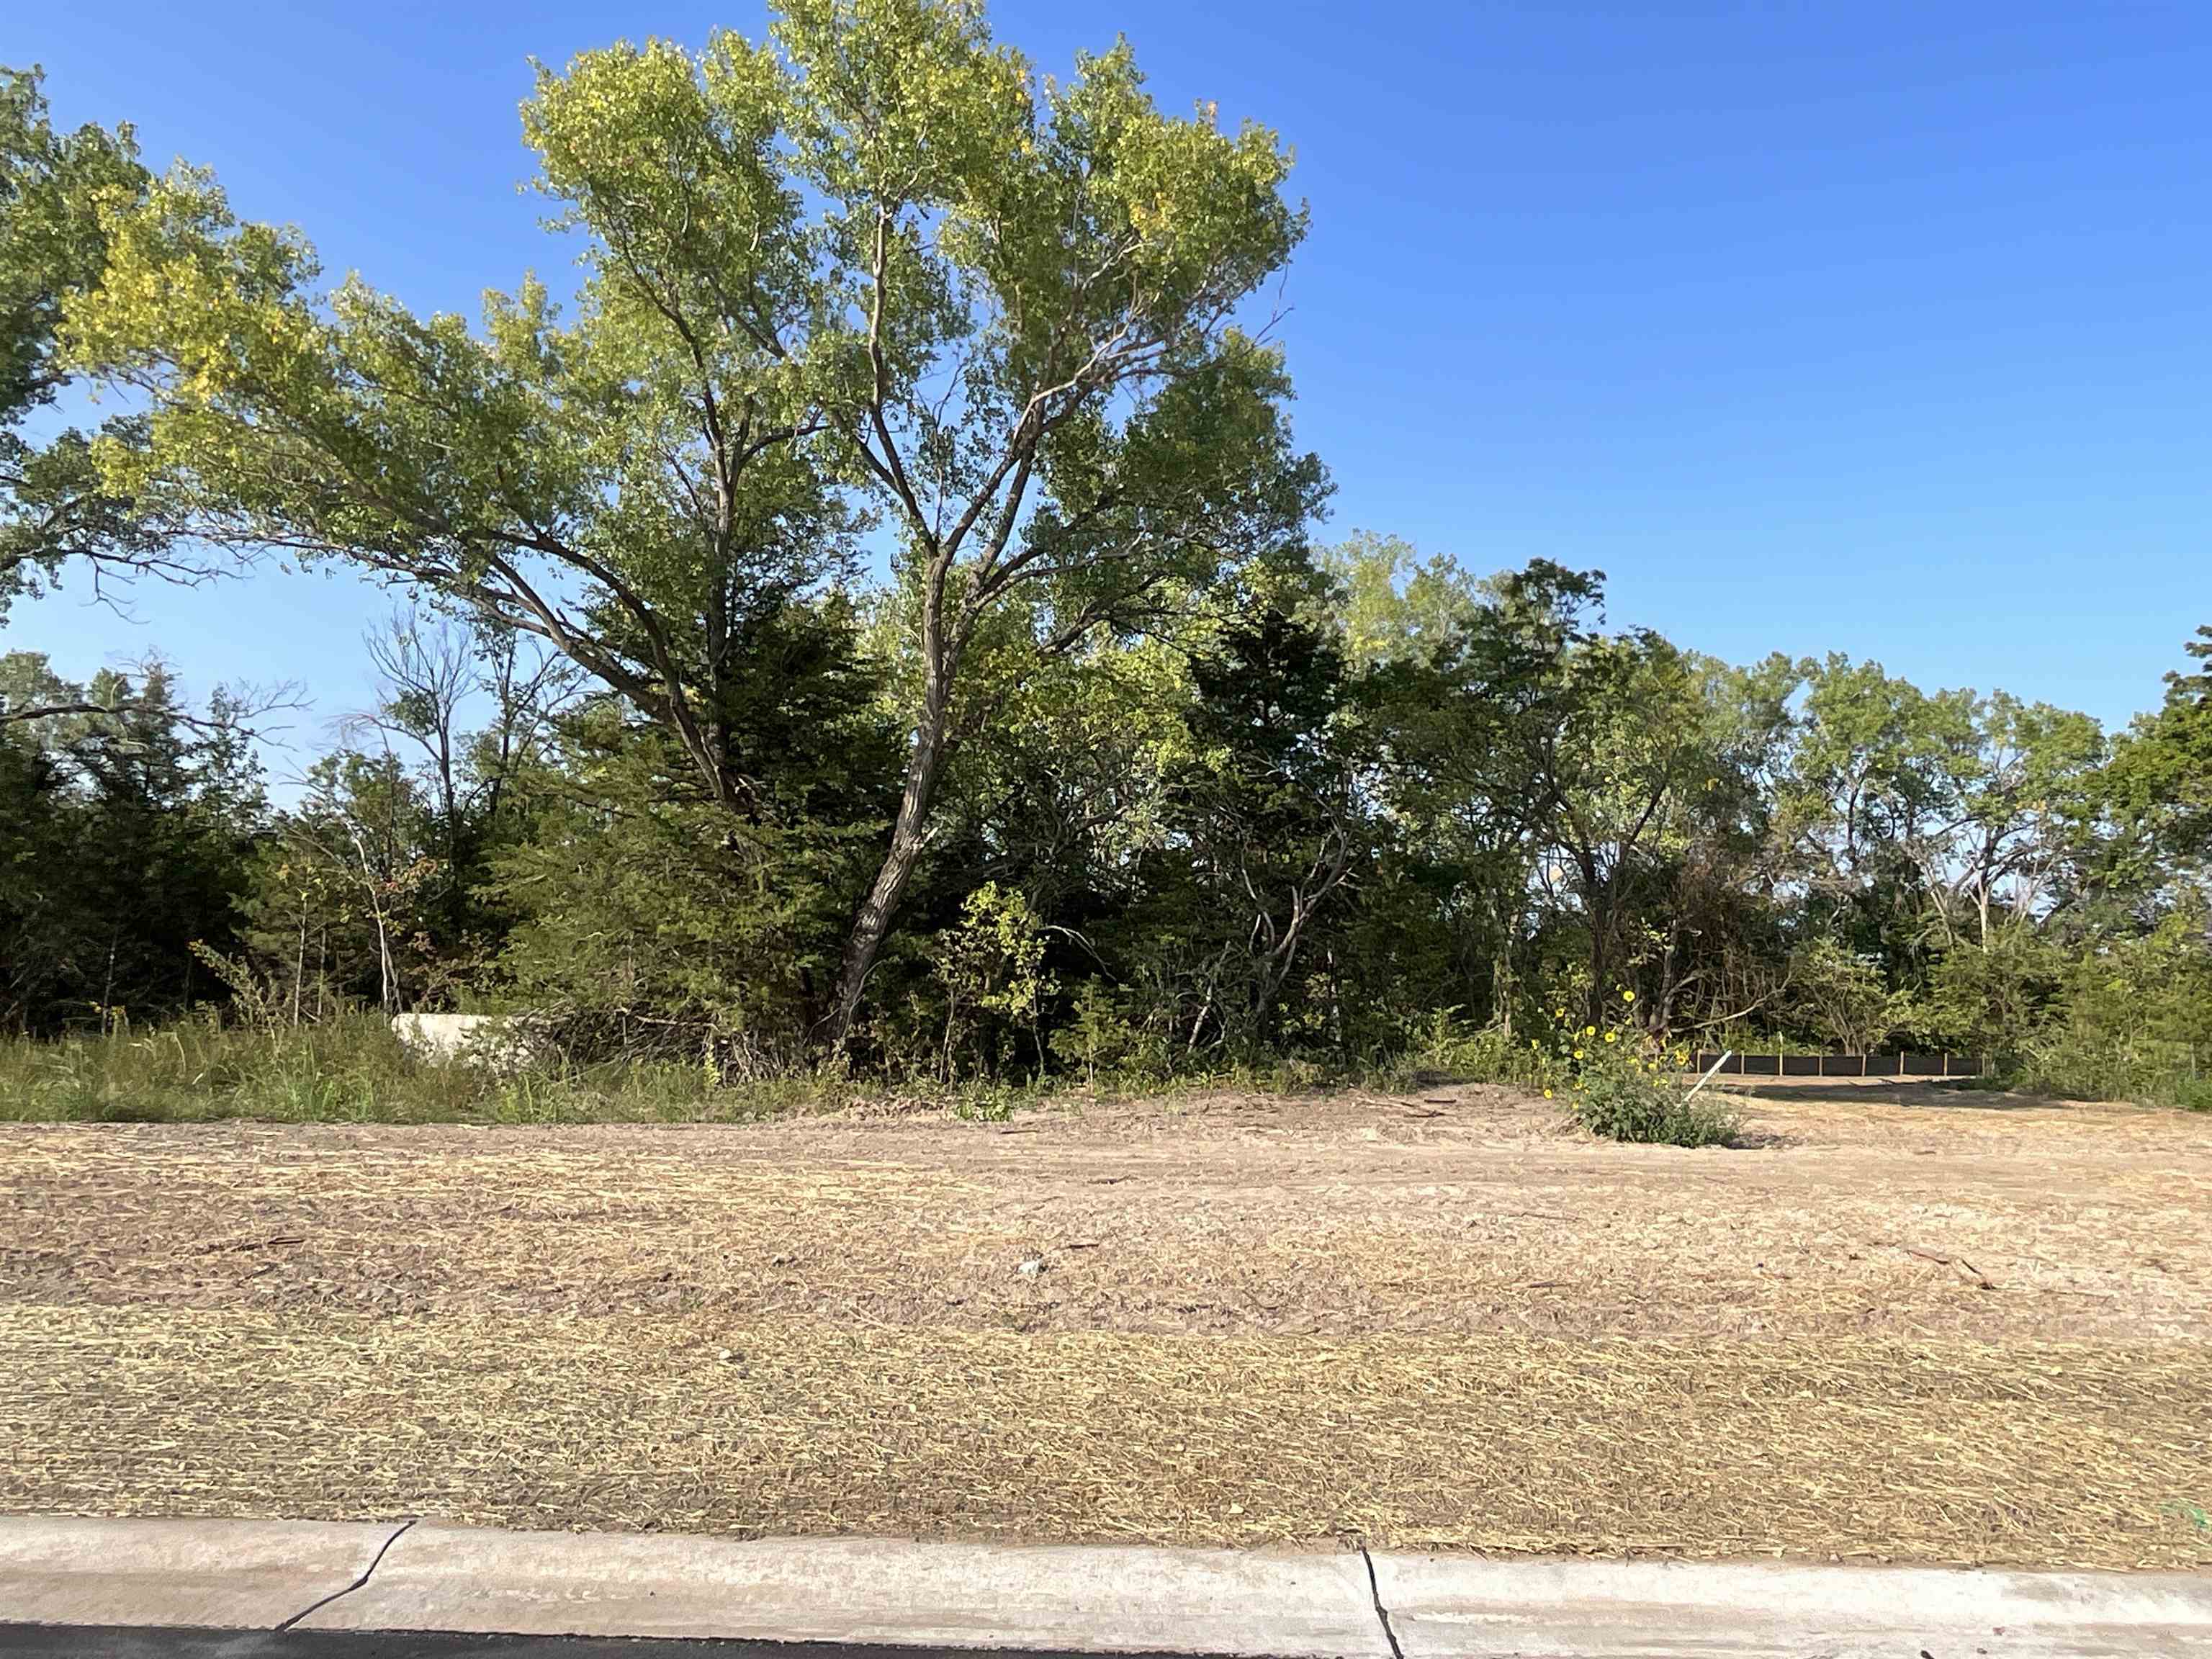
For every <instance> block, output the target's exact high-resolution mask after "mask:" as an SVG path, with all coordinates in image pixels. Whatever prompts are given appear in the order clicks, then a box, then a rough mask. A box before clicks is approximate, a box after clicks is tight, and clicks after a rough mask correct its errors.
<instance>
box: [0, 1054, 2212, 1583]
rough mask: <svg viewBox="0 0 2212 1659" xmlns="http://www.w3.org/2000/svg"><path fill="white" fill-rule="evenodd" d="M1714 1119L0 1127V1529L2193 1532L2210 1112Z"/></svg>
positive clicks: (1477, 1114) (2077, 1550)
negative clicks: (60, 1519)
mask: <svg viewBox="0 0 2212 1659" xmlns="http://www.w3.org/2000/svg"><path fill="white" fill-rule="evenodd" d="M1900 1102H1902V1103H1900ZM1748 1127H1749V1129H1750V1132H1751V1133H1750V1134H1749V1137H1748V1139H1749V1141H1750V1143H1751V1144H1749V1145H1747V1146H1741V1147H1738V1148H1735V1149H1730V1150H1725V1151H1706V1152H1679V1151H1675V1150H1674V1149H1670V1148H1637V1147H1620V1146H1605V1145H1598V1144H1594V1143H1591V1142H1589V1141H1586V1140H1583V1139H1579V1138H1577V1137H1576V1136H1573V1135H1571V1134H1568V1133H1565V1132H1563V1131H1562V1130H1561V1129H1560V1128H1559V1125H1558V1122H1557V1120H1556V1116H1555V1115H1553V1113H1552V1112H1551V1111H1550V1109H1548V1108H1547V1106H1546V1105H1545V1104H1544V1103H1541V1102H1531V1101H1528V1100H1526V1099H1523V1098H1520V1097H1514V1096H1511V1095H1509V1094H1506V1093H1504V1092H1501V1091H1492V1090H1483V1089H1453V1090H1449V1091H1439V1092H1437V1093H1433V1094H1431V1095H1427V1096H1415V1097H1404V1098H1395V1097H1389V1098H1386V1097H1334V1098H1331V1099H1328V1100H1321V1101H1314V1100H1297V1101H1290V1100H1279V1099H1257V1098H1249V1097H1244V1098H1237V1099H1216V1100H1202V1101H1194V1102H1182V1103H1143V1104H1137V1105H1128V1106H1115V1107H1103V1106H1091V1107H1089V1108H1086V1109H1083V1110H1081V1111H1076V1110H1073V1109H1070V1110H1066V1111H1054V1112H1044V1113H1037V1114H1033V1115H1026V1116H1024V1117H1021V1118H1019V1119H1018V1120H1016V1121H1013V1122H1012V1123H1007V1124H999V1125H992V1124H974V1123H963V1122H957V1121H948V1120H946V1119H944V1118H942V1117H937V1116H929V1117H909V1118H888V1119H865V1118H831V1119H812V1120H807V1121H792V1122H783V1123H777V1124H769V1125H762V1126H757V1127H715V1128H670V1129H634V1128H613V1127H595V1128H575V1129H522V1128H506V1129H463V1128H404V1129H401V1128H348V1127H315V1128H300V1127H256V1126H246V1125H229V1126H205V1127H198V1126H196V1127H127V1126H99V1127H92V1126H87V1127H76V1126H45V1127H39V1126H8V1127H5V1129H4V1131H0V1510H26V1509H36V1510H85V1511H100V1512H112V1513H157V1512H197V1513H250V1512H258V1513H272V1512H273V1513H284V1514H293V1515H306V1516H371V1515H392V1514H398V1513H406V1512H418V1511H423V1512H433V1513H437V1514H441V1515H446V1516H453V1517H455V1518H459V1519H463V1520H469V1521H477V1522H499V1523H504V1524H509V1525H535V1526H552V1527H563V1526H617V1527H633V1528H642V1527H659V1528H682V1529H692V1530H711V1529H728V1530H736V1531H747V1532H791V1531H854V1532H897V1533H932V1532H935V1533H948V1532H949V1533H959V1534H994V1535H1007V1536H1019V1537H1030V1538H1128V1537H1139V1536H1141V1537H1147V1538H1154V1539H1163V1540H1171V1541H1193V1542H1229V1543H1248V1544H1249V1543H1261V1542H1275V1541H1298V1540H1309V1541H1310V1540H1315V1539H1321V1538H1356V1539H1358V1540H1361V1541H1367V1542H1370V1543H1374V1544H1382V1545H1389V1546H1392V1547H1464V1548H1480V1549H1528V1550H1544V1551H1599V1552H1613V1553H1618V1552H1629V1551H1640V1550H1668V1551H1676V1552H1681V1553H1694V1554H1706V1555H1757V1554H1768V1553H1784V1554H1792V1555H1798V1556H1807V1557H1813V1558H1816V1559H1818V1558H1826V1557H1828V1556H1831V1555H1834V1556H1841V1557H1854V1556H1868V1555H1878V1556H1884V1557H1890V1558H1894V1559H1936V1560H1988V1561H2007V1562H2019V1563H2070V1564H2079V1565H2153V1564H2155V1565H2185V1564H2204V1563H2212V1524H2208V1522H2207V1521H2206V1519H2205V1517H2204V1510H2205V1509H2206V1508H2208V1507H2212V1426H2208V1421H2209V1420H2208V1418H2207V1415H2206V1408H2205V1407H2206V1401H2207V1399H2208V1398H2212V1363H2208V1362H2212V1256H2208V1254H2207V1252H2206V1250H2205V1249H2204V1240H2205V1238H2206V1237H2207V1235H2208V1223H2212V1155H2209V1154H2212V1121H2207V1120H2206V1119H2203V1118H2201V1117H2189V1116H2185V1115H2172V1114H2161V1113H2152V1112H2140V1111H2132V1110H2126V1109H2087V1108H2079V1109H2056V1108H2047V1107H2030V1106H2026V1105H2023V1104H2022V1103H2017V1102H2011V1101H2007V1100H2004V1099H2002V1098H2000V1097H1987V1096H1980V1097H1977V1096H1959V1095H1954V1094H1951V1093H1948V1092H1945V1091H1935V1090H1930V1089H1925V1088H1908V1089H1905V1090H1903V1091H1899V1090H1895V1089H1891V1090H1887V1091H1867V1090H1862V1089H1856V1088H1842V1089H1834V1090H1825V1091H1808V1090H1804V1089H1798V1090H1794V1091H1789V1092H1788V1093H1787V1094H1786V1095H1784V1096H1783V1097H1779V1098H1777V1099H1773V1100H1769V1101H1760V1102H1756V1103H1752V1104H1751V1106H1750V1120H1749V1124H1748Z"/></svg>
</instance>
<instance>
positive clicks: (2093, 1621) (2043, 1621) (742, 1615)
mask: <svg viewBox="0 0 2212 1659" xmlns="http://www.w3.org/2000/svg"><path fill="white" fill-rule="evenodd" d="M0 1620H15V1621H19V1622H41V1623H51V1624H74V1625H105V1626H122V1625H135V1626H156V1625H170V1626H173V1625H192V1626H218V1627H226V1628H240V1629H274V1628H278V1627H280V1626H281V1627H291V1628H296V1629H300V1630H302V1631H454V1632H487V1633H504V1634H513V1635H548V1636H552V1635H573V1636H589V1637H725V1638H751V1639H755V1640H762V1641H781V1642H807V1641H814V1642H850V1643H867V1644H886V1645H912V1646H933V1647H964V1648H1029V1649H1049V1650H1081V1651H1091V1652H1182V1653H1206V1654H1221V1655H1273V1656H1279V1659H1322V1656H1330V1655H1345V1656H1359V1659H1487V1656H1496V1655H1508V1654H1516V1653H1529V1652H1536V1653H1550V1654H1559V1655H1572V1656H1577V1659H1626V1656H1630V1655H1633V1656H1636V1659H1668V1656H1674V1655H1684V1656H1686V1655H1697V1656H1703V1659H1715V1656H1732V1659H1733V1656H1740V1659H1765V1656H1770V1655H1771V1656H1783V1655H1789V1656H1792V1659H1797V1656H1802V1655H1804V1654H1805V1653H1807V1652H1808V1651H1817V1652H1819V1653H1820V1654H1821V1655H1823V1656H1832V1659H1860V1656H1868V1659H1872V1656H1877V1655H1879V1656H1889V1655H1894V1654H1899V1653H1904V1654H1907V1655H1910V1654H1913V1653H1916V1652H1919V1651H1923V1650H1925V1651H1928V1652H1930V1653H1932V1654H1935V1655H1936V1656H1939V1659H1948V1656H1949V1655H1950V1654H1953V1653H1959V1654H1975V1655H1989V1656H2022V1659H2026V1656H2045V1655H2049V1656H2057V1655H2061V1654H2064V1655H2069V1656H2083V1659H2087V1656H2096V1655H2106V1654H2109V1655H2113V1656H2143V1655H2152V1654H2157V1655H2193V1654H2204V1655H2212V1575H2192V1574H2178V1573H2143V1574H2125V1573H2033V1572H2010V1571H1968V1570H1960V1569H1947V1568H1906V1567H1899V1568H1869V1567H1839V1566H1838V1567H1826V1566H1790V1565H1765V1564H1755V1565H1754V1564H1729V1563H1717V1564H1716V1563H1699V1562H1665V1561H1594V1560H1592V1561H1584V1560H1566V1561H1562V1560H1537V1559H1504V1560H1479V1559H1468V1558H1463V1557H1441V1556H1415V1555H1402V1554H1392V1553H1378V1554H1376V1555H1375V1556H1374V1557H1372V1558H1371V1559H1370V1558H1369V1557H1368V1556H1367V1555H1366V1554H1365V1553H1364V1552H1360V1551H1358V1550H1340V1551H1328V1552H1320V1551H1315V1552H1290V1551H1282V1552H1273V1551H1262V1552H1243V1551H1230V1550H1188V1549H1166V1548H1155V1547H1146V1546H1108V1547H1076V1546H1061V1545H1039V1546H1021V1545H1001V1544H963V1543H951V1542H917V1541H903V1540H878V1539H790V1538H777V1539H760V1540H750V1541H748V1540H739V1539H729V1538H711V1537H708V1538H702V1537H684V1536H675V1535H669V1534H607V1533H515V1532H502V1531H495V1530H491V1529H487V1528H463V1527H453V1526H446V1525H442V1524H438V1523H435V1522H422V1523H420V1524H415V1525H411V1526H405V1527H404V1528H403V1525H402V1523H400V1522H381V1523H364V1524H359V1525H355V1524H342V1523H332V1522H271V1521H242V1520H209V1521H186V1520H174V1521H121V1520H118V1521H108V1520H88V1519H76V1518H67V1517H58V1516H0ZM1808 1640H1809V1641H1811V1642H1812V1643H1814V1646H1812V1647H1810V1648H1808V1645H1807V1644H1808Z"/></svg>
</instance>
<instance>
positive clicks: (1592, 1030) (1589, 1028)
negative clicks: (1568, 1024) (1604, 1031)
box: [1583, 1025, 1597, 1036]
mask: <svg viewBox="0 0 2212 1659" xmlns="http://www.w3.org/2000/svg"><path fill="white" fill-rule="evenodd" d="M1596 1035H1597V1027H1596V1026H1595V1025H1585V1026H1583V1036H1596Z"/></svg>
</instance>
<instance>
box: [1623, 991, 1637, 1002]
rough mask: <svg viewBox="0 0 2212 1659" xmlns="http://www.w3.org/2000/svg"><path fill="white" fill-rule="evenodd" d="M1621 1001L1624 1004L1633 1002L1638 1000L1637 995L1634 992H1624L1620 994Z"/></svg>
mask: <svg viewBox="0 0 2212 1659" xmlns="http://www.w3.org/2000/svg"><path fill="white" fill-rule="evenodd" d="M1620 1000H1622V1001H1623V1002H1633V1001H1635V1000H1636V993H1635V992H1633V991H1623V992H1622V993H1621V994H1620Z"/></svg>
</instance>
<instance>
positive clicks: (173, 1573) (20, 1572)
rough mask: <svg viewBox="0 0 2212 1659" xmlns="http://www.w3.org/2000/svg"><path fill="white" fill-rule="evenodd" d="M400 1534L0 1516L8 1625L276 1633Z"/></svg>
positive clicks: (330, 1527)
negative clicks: (195, 1628)
mask: <svg viewBox="0 0 2212 1659" xmlns="http://www.w3.org/2000/svg"><path fill="white" fill-rule="evenodd" d="M397 1529H398V1523H397V1522H390V1523H386V1522H369V1523H366V1524H362V1525H349V1524H345V1523H341V1522H328V1521H112V1520H106V1521H102V1520H79V1519H76V1518H74V1517H70V1516H45V1515H0V1620H9V1621H12V1622H16V1623H21V1624H44V1625H213V1626H226V1627H233V1628H241V1629H255V1628H260V1629H268V1628H272V1627H274V1626H277V1625H280V1624H283V1623H284V1622H285V1621H287V1620H290V1619H292V1618H293V1617H295V1615H297V1614H298V1613H301V1611H303V1610H304V1609H306V1608H307V1607H311V1606H313V1604H314V1603H316V1602H318V1601H323V1600H325V1598H327V1597H330V1596H333V1595H343V1593H344V1592H345V1591H347V1590H348V1589H351V1588H352V1587H353V1586H354V1585H355V1584H356V1583H360V1582H361V1581H362V1579H363V1578H365V1577H368V1571H369V1568H370V1566H371V1565H373V1564H374V1562H375V1560H376V1554H377V1552H378V1551H379V1550H380V1549H382V1548H383V1547H384V1546H385V1544H386V1541H388V1540H389V1539H390V1538H391V1537H392V1534H393V1532H395V1531H396V1530H397Z"/></svg>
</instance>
